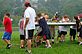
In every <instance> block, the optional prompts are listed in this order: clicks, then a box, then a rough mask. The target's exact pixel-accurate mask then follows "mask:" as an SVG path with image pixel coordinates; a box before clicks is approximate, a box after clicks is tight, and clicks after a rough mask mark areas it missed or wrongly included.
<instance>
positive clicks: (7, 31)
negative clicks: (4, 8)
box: [2, 13, 12, 49]
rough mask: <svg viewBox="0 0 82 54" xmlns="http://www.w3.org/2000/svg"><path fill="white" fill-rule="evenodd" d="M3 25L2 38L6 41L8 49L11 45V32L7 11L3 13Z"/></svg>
mask: <svg viewBox="0 0 82 54" xmlns="http://www.w3.org/2000/svg"><path fill="white" fill-rule="evenodd" d="M3 25H4V27H5V32H4V35H3V37H2V39H3V40H4V41H5V42H6V43H7V47H6V48H7V49H10V47H11V43H10V39H11V34H12V22H11V19H10V14H9V13H6V14H5V15H4V19H3Z"/></svg>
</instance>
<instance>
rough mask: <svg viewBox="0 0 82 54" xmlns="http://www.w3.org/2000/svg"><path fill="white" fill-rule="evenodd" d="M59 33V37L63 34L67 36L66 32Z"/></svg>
mask: <svg viewBox="0 0 82 54" xmlns="http://www.w3.org/2000/svg"><path fill="white" fill-rule="evenodd" d="M58 33H59V35H58V37H60V36H61V35H62V34H63V35H66V34H67V32H66V31H58Z"/></svg>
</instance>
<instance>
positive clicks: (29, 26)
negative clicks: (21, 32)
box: [24, 2, 36, 54]
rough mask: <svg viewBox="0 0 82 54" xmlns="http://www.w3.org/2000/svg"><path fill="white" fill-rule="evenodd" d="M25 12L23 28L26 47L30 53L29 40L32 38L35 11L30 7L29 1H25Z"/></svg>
mask: <svg viewBox="0 0 82 54" xmlns="http://www.w3.org/2000/svg"><path fill="white" fill-rule="evenodd" d="M24 5H25V9H26V10H25V12H24V18H25V25H24V28H25V30H26V39H27V45H28V46H27V47H28V50H27V51H28V53H30V54H31V40H32V38H33V32H34V29H35V17H36V13H35V10H34V9H33V8H32V7H31V5H30V3H29V2H25V4H24Z"/></svg>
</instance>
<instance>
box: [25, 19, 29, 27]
mask: <svg viewBox="0 0 82 54" xmlns="http://www.w3.org/2000/svg"><path fill="white" fill-rule="evenodd" d="M28 21H29V18H26V20H25V25H24V28H26V25H27V24H28Z"/></svg>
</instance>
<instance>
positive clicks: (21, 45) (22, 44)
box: [19, 18, 25, 48]
mask: <svg viewBox="0 0 82 54" xmlns="http://www.w3.org/2000/svg"><path fill="white" fill-rule="evenodd" d="M19 32H20V40H21V44H20V48H24V41H25V34H24V18H22V19H20V21H19Z"/></svg>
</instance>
